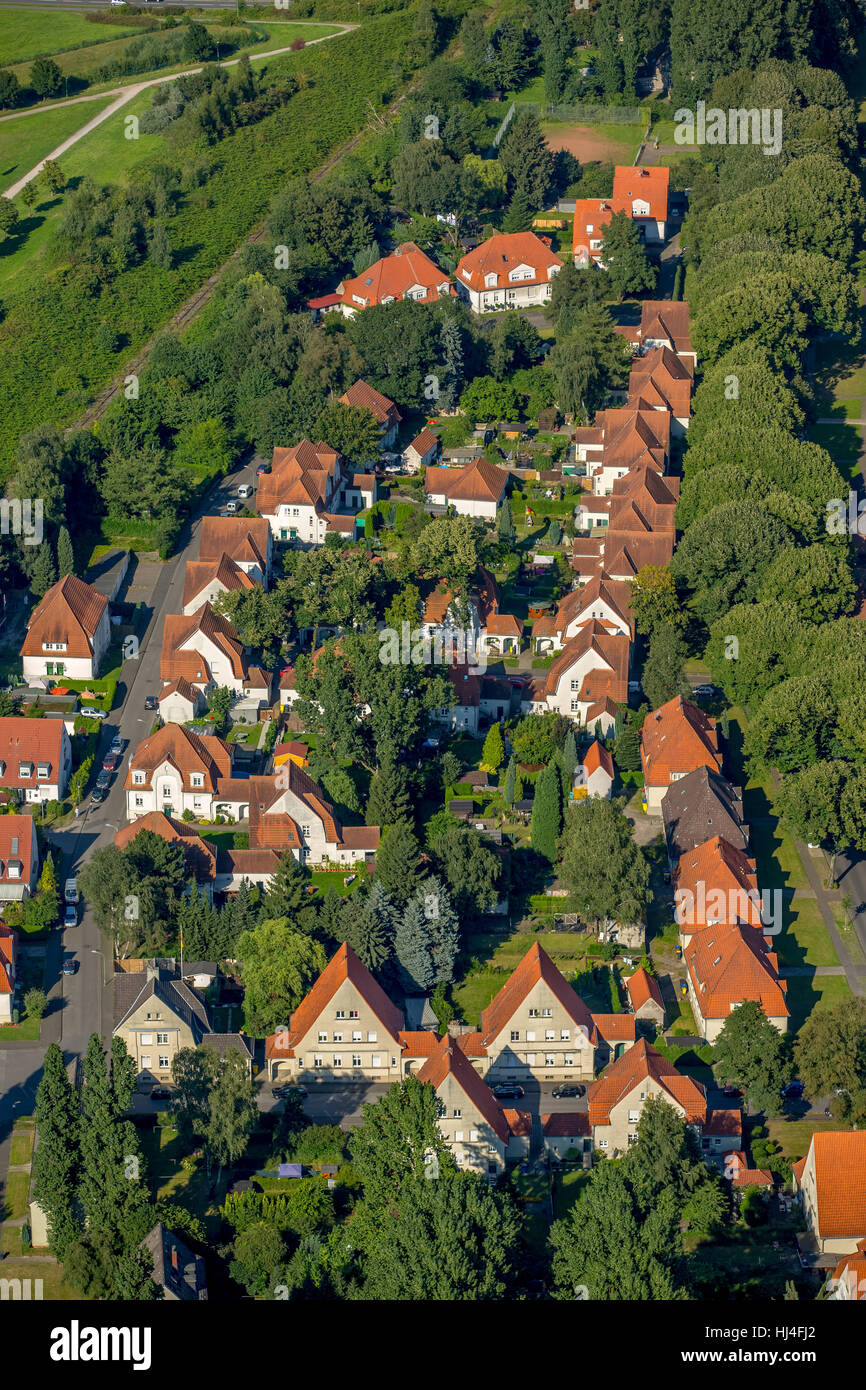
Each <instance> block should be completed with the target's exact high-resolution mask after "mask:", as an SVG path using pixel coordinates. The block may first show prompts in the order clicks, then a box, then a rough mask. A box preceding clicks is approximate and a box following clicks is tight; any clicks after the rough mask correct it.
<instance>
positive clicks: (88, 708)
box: [79, 705, 105, 719]
mask: <svg viewBox="0 0 866 1390" xmlns="http://www.w3.org/2000/svg"><path fill="white" fill-rule="evenodd" d="M79 714H83V715H84V716H85V717H86V718H87V719H104V718H105V710H104V709H96V708H95V707H94V706H93V705H85V706H84V709H82V710H79Z"/></svg>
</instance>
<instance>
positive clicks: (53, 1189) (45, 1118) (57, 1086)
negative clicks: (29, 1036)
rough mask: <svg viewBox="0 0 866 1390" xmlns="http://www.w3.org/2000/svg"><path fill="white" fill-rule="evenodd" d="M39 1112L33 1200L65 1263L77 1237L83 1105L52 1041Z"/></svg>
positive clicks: (53, 1248) (38, 1095)
mask: <svg viewBox="0 0 866 1390" xmlns="http://www.w3.org/2000/svg"><path fill="white" fill-rule="evenodd" d="M35 1114H36V1131H37V1135H38V1140H39V1142H38V1144H37V1146H36V1151H35V1153H34V1155H33V1168H32V1179H33V1182H32V1186H33V1196H34V1198H35V1200H36V1201H37V1202H38V1203H39V1205H40V1207H41V1208H42V1210H43V1211H44V1212H45V1216H46V1220H47V1222H48V1239H49V1243H50V1246H51V1251H52V1254H54V1255H56V1257H57V1259H58V1260H62V1259H63V1258H64V1256H65V1254H66V1251H67V1249H68V1248H69V1245H70V1244H71V1242H72V1241H74V1240H76V1239H77V1238H78V1235H79V1223H78V1217H77V1214H76V1209H75V1188H76V1183H77V1179H78V1169H79V1165H80V1162H81V1149H80V1120H81V1105H80V1103H79V1099H78V1092H77V1091H76V1090H75V1087H74V1086H73V1085H72V1084H71V1082H70V1081H69V1078H68V1076H67V1075H66V1064H65V1062H64V1060H63V1053H62V1052H61V1050H60V1048H59V1047H58V1046H57V1043H49V1044H48V1047H47V1048H46V1051H45V1061H44V1064H43V1071H42V1080H41V1081H40V1082H39V1088H38V1090H37V1092H36V1109H35Z"/></svg>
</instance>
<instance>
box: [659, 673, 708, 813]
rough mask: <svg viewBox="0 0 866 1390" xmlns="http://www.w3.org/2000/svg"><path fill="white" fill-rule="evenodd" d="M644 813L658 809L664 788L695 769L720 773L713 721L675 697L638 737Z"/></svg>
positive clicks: (694, 707)
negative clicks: (642, 779) (642, 775)
mask: <svg viewBox="0 0 866 1390" xmlns="http://www.w3.org/2000/svg"><path fill="white" fill-rule="evenodd" d="M640 753H641V763H642V766H643V774H644V795H645V798H646V805H647V810H648V811H650V812H658V811H660V810H661V804H662V797H663V796H664V794H665V792H666V791H667V789H668V787H670V786H672V785H673V784H674V783H675V782H678V781H680V779H681V778H683V777H687V776H688V774H689V773H690V772H694V771H695V769H696V768H698V767H708V768H710V769H712V771H714V772H720V771H721V767H722V755H721V752H720V749H719V734H718V730H717V728H716V721H715V719H713V718H711V716H710V715H708V714H704V712H703V710H700V709H698V707H697V705H694V704H692V702H691V700H686V699H685V698H684V697H683V696H682V695H676V696H675V697H674V699H672V700H668V701H667V703H666V704H664V705H661V706H660V707H659V708H658V709H657V710H653V711H652V713H651V714H648V715H647V717H646V719H645V720H644V724H643V728H642V729H641V736H640Z"/></svg>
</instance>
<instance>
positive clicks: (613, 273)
mask: <svg viewBox="0 0 866 1390" xmlns="http://www.w3.org/2000/svg"><path fill="white" fill-rule="evenodd" d="M602 254H603V256H604V265H605V270H606V271H607V277H608V282H609V284H610V287H611V289H612V290H613V291H614V293H615V294H617V295H618V296H619V298H620V299H625V297H626V295H631V294H640V293H641V291H642V290H652V289H654V288H655V283H656V269H655V266H654V265H652V264H651V262H650V261H649V260H648V259H647V254H646V250H645V248H644V244H643V241H642V240H641V234H640V230H639V228H638V225H637V223H636V222H635V221H634V220H633V218H631V217H630V216H629V214H628V213H627V212H614V213H611V217H610V221H609V222H608V224H607V226H606V227H605V229H604V241H603V244H602Z"/></svg>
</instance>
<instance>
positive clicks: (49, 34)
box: [0, 9, 141, 67]
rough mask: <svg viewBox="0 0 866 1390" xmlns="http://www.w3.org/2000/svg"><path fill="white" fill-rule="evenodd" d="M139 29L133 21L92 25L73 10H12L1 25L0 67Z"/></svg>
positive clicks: (7, 11)
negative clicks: (131, 22)
mask: <svg viewBox="0 0 866 1390" xmlns="http://www.w3.org/2000/svg"><path fill="white" fill-rule="evenodd" d="M140 32H141V28H140V26H137V25H134V24H130V25H125V26H120V25H118V24H92V23H91V22H90V21H89V20H87V19H85V18H84V14H83V13H82V14H76V12H75V11H74V10H72V11H67V12H66V13H64V12H63V11H62V10H59V11H58V10H44V9H43V10H24V9H22V10H18V9H9V10H6V12H5V13H4V15H3V24H2V26H0V66H2V67H5V66H6V65H7V64H9V63H19V62H23V61H24V60H25V59H27V58H38V57H40V56H41V55H43V54H49V53H52V54H57V53H62V52H63V51H64V50H65V49H69V48H76V47H77V46H78V45H79V44H89V43H93V42H94V41H99V40H100V39H114V38H121V37H122V36H123V35H128V34H136V33H140Z"/></svg>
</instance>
